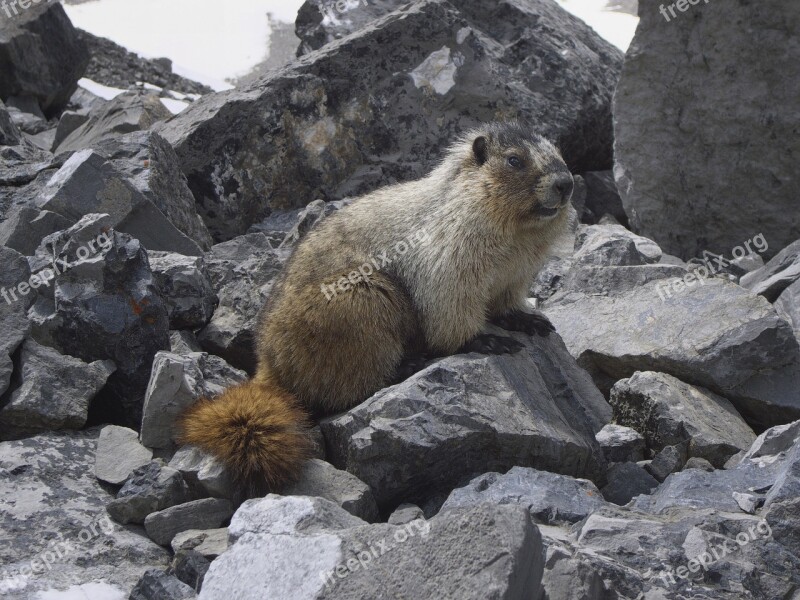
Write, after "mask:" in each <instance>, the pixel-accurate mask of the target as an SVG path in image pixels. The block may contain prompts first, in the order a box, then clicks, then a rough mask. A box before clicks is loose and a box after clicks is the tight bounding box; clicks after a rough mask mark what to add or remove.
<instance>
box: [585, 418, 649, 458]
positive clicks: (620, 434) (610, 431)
mask: <svg viewBox="0 0 800 600" xmlns="http://www.w3.org/2000/svg"><path fill="white" fill-rule="evenodd" d="M595 438H596V439H597V443H598V444H600V447H601V448H602V449H603V455H604V456H605V457H606V460H607V461H608V462H609V463H615V462H637V461H640V460H644V449H645V441H644V438H643V437H642V434H640V433H639V432H638V431H636V430H635V429H632V428H630V427H624V426H622V425H617V424H615V423H609V424H608V425H606V426H605V427H603V428H602V429H601V430H600V431H598V432H597V435H596V436H595Z"/></svg>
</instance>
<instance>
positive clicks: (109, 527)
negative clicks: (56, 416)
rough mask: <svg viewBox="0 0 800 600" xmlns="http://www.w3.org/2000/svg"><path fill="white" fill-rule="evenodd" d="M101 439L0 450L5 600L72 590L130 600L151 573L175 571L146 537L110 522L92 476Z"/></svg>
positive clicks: (10, 445) (51, 440) (72, 436)
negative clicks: (152, 569) (144, 575)
mask: <svg viewBox="0 0 800 600" xmlns="http://www.w3.org/2000/svg"><path fill="white" fill-rule="evenodd" d="M97 437H98V430H96V429H91V430H88V431H81V432H70V433H66V432H65V433H47V434H43V435H39V436H36V437H32V438H28V439H25V440H20V441H15V442H4V443H1V444H0V562H1V563H2V565H3V567H2V571H0V574H1V576H0V594H2V596H3V598H8V599H9V600H27V599H29V598H34V597H37V592H46V591H52V592H55V591H56V590H61V592H62V593H64V590H66V589H67V588H73V592H72V593H74V594H76V596H77V597H86V595H88V596H89V597H98V596H100V593H101V592H105V593H107V594H109V595H108V596H107V597H127V594H128V593H129V592H130V590H131V589H132V588H133V586H134V584H135V583H136V581H137V580H138V579H139V577H140V576H141V575H142V573H143V572H144V571H145V570H146V569H148V568H150V567H161V568H164V567H166V566H167V565H168V564H169V554H168V553H167V552H166V551H165V550H163V549H162V548H159V547H158V546H157V545H156V544H154V543H153V542H151V541H150V540H148V539H147V538H146V537H145V536H144V535H143V533H142V532H141V531H136V530H134V529H125V528H122V527H119V526H117V525H115V524H114V523H113V522H112V521H111V520H110V519H109V518H108V515H107V514H106V511H105V507H106V505H107V504H108V503H109V502H110V501H111V500H112V499H113V495H112V494H111V493H109V492H108V491H106V489H104V488H103V486H102V485H101V484H100V483H99V482H98V481H97V479H96V478H95V476H94V469H93V463H94V455H95V451H96V446H97ZM81 588H82V589H83V592H84V594H83V595H81V596H78V595H77V593H76V590H77V591H80V589H81ZM92 591H94V593H95V594H96V595H94V596H93V595H92ZM111 594H116V595H111ZM51 597H52V596H51ZM103 597H106V596H103Z"/></svg>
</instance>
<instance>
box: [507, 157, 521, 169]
mask: <svg viewBox="0 0 800 600" xmlns="http://www.w3.org/2000/svg"><path fill="white" fill-rule="evenodd" d="M508 164H509V165H511V166H512V167H514V168H515V169H519V168H521V167H522V161H521V160H520V159H519V157H518V156H509V157H508Z"/></svg>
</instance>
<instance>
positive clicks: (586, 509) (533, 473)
mask: <svg viewBox="0 0 800 600" xmlns="http://www.w3.org/2000/svg"><path fill="white" fill-rule="evenodd" d="M482 503H490V504H498V505H503V504H518V505H520V506H523V507H525V508H527V509H528V512H529V513H530V515H531V518H532V519H533V521H534V522H535V523H542V524H545V525H556V524H569V523H575V522H577V521H580V520H581V519H585V518H586V517H587V516H588V515H590V514H591V513H593V512H594V511H595V510H598V509H599V508H600V507H602V506H604V505H605V502H604V501H603V497H602V496H601V495H600V490H598V489H597V487H596V486H595V485H594V484H593V483H592V482H591V481H587V480H585V479H573V478H572V477H567V476H566V475H557V474H555V473H548V472H546V471H537V470H536V469H528V468H525V467H513V468H512V469H511V470H510V471H509V472H508V473H506V474H504V475H501V474H499V473H486V474H484V475H480V476H479V477H476V478H475V479H473V480H472V481H470V483H469V485H467V486H465V487H462V488H458V489H455V490H453V491H452V492H451V494H450V496H449V497H448V498H447V500H446V501H445V503H444V504H443V505H442V508H441V510H442V512H444V511H447V510H451V509H454V508H459V507H469V506H475V505H478V504H482Z"/></svg>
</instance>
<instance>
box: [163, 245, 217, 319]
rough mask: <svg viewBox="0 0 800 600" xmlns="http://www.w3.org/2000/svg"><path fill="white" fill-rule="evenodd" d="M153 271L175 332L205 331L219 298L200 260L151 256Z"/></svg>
mask: <svg viewBox="0 0 800 600" xmlns="http://www.w3.org/2000/svg"><path fill="white" fill-rule="evenodd" d="M149 257H150V268H151V269H152V270H153V276H154V277H155V280H156V285H157V286H158V289H159V291H160V292H161V297H162V298H163V299H164V303H165V304H166V306H167V313H168V314H169V325H170V328H171V329H191V328H197V327H203V326H204V325H205V324H206V323H208V321H209V320H210V319H211V316H212V315H213V314H214V307H215V306H216V304H217V295H216V294H215V293H214V290H213V288H212V287H211V282H210V281H209V280H208V274H207V273H206V269H205V263H204V262H203V258H202V257H199V256H184V255H182V254H175V253H171V252H150V253H149Z"/></svg>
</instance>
